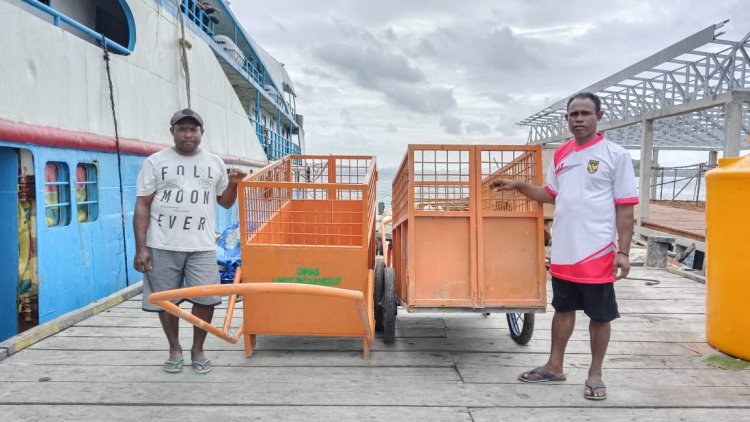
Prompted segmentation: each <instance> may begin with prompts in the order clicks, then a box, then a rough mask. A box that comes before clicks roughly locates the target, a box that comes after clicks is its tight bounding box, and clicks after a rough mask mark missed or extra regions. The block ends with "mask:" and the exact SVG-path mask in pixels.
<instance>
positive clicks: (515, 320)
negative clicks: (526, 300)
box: [505, 312, 534, 344]
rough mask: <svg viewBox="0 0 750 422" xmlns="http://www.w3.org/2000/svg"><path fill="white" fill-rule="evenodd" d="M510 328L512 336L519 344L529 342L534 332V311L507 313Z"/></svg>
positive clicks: (506, 317)
mask: <svg viewBox="0 0 750 422" xmlns="http://www.w3.org/2000/svg"><path fill="white" fill-rule="evenodd" d="M505 319H506V320H507V321H508V328H509V329H510V337H511V338H512V339H513V341H515V342H516V343H518V344H527V343H528V342H529V341H530V340H531V336H532V335H533V334H534V314H533V313H530V312H529V313H525V314H521V313H509V314H505Z"/></svg>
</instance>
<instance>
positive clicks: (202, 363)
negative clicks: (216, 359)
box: [190, 359, 214, 375]
mask: <svg viewBox="0 0 750 422" xmlns="http://www.w3.org/2000/svg"><path fill="white" fill-rule="evenodd" d="M190 366H192V367H193V372H195V373H196V374H199V375H205V374H207V373H209V372H211V371H213V369H214V367H213V365H211V361H210V360H209V359H198V360H194V361H193V363H191V364H190ZM198 367H201V368H203V369H198Z"/></svg>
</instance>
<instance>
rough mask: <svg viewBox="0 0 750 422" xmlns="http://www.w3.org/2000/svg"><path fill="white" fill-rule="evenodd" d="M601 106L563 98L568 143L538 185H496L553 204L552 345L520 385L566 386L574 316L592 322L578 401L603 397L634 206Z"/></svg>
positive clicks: (628, 170) (621, 153)
mask: <svg viewBox="0 0 750 422" xmlns="http://www.w3.org/2000/svg"><path fill="white" fill-rule="evenodd" d="M602 116H603V112H602V111H601V100H600V99H599V97H597V96H596V95H594V94H592V93H589V92H581V93H578V94H576V95H574V96H572V97H571V98H570V99H569V100H568V109H567V119H568V127H569V129H570V132H571V133H572V134H573V139H571V140H569V141H567V142H566V143H565V144H563V145H562V146H561V147H559V148H558V149H557V150H556V151H555V155H554V159H553V162H552V164H551V165H550V167H549V170H548V172H547V177H546V180H545V184H544V186H536V185H531V184H528V183H524V182H520V181H515V180H497V181H495V182H493V187H494V188H495V189H498V190H511V189H516V190H518V191H519V192H521V193H522V194H524V195H526V196H528V197H529V198H531V199H535V200H537V201H540V202H547V203H551V204H555V213H554V221H553V223H552V234H553V238H552V252H551V257H550V268H549V271H550V274H551V276H552V295H553V297H552V307H553V308H554V309H555V315H554V317H553V319H552V347H551V351H550V356H549V359H548V360H547V363H546V364H544V365H543V366H540V367H538V368H534V369H532V370H530V371H527V372H524V373H522V374H521V375H520V377H519V379H520V380H521V381H524V382H550V381H565V380H566V376H565V374H564V373H563V360H564V357H565V348H566V346H567V344H568V340H569V339H570V336H571V334H573V329H574V328H575V318H576V310H583V311H584V313H586V315H587V316H588V317H589V318H590V319H591V320H590V323H589V334H590V336H591V365H590V366H589V373H588V379H587V380H586V382H585V388H584V397H585V398H587V399H591V400H604V399H606V398H607V387H606V385H605V384H604V382H603V381H602V362H603V361H604V355H605V354H606V351H607V345H608V344H609V338H610V332H611V326H610V321H612V320H614V319H616V318H618V317H619V316H620V314H619V312H618V309H617V301H616V300H615V290H614V281H615V280H616V279H619V278H623V277H626V276H627V275H628V272H629V271H630V262H629V260H628V254H629V251H630V241H631V239H632V237H633V207H634V205H635V204H637V203H638V195H637V190H636V180H635V174H634V172H633V165H632V161H631V159H630V154H629V153H628V152H627V151H625V149H624V148H622V147H620V146H619V145H617V144H614V143H612V142H610V141H607V140H606V139H604V136H603V135H602V134H601V133H598V132H597V131H596V126H597V122H598V121H599V120H600V119H601V118H602Z"/></svg>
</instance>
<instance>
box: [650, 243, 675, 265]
mask: <svg viewBox="0 0 750 422" xmlns="http://www.w3.org/2000/svg"><path fill="white" fill-rule="evenodd" d="M674 241H675V238H674V237H669V236H649V237H648V243H647V245H646V266H647V267H654V268H665V267H666V266H667V253H668V252H669V245H671V244H673V243H674Z"/></svg>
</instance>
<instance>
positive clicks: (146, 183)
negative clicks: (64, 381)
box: [133, 108, 245, 374]
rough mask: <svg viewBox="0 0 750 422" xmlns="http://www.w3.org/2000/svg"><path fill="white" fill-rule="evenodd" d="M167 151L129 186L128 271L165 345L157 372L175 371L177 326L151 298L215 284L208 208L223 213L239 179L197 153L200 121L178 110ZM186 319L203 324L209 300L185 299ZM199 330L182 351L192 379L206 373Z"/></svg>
mask: <svg viewBox="0 0 750 422" xmlns="http://www.w3.org/2000/svg"><path fill="white" fill-rule="evenodd" d="M170 126H171V127H170V129H169V131H170V132H171V133H172V137H173V139H174V146H173V147H171V148H165V149H163V150H161V151H159V152H157V153H155V154H152V155H151V156H149V157H148V158H146V160H144V162H143V165H142V166H141V171H140V173H139V174H138V181H137V184H136V195H137V199H136V203H135V213H134V215H133V231H134V232H135V246H136V255H135V258H134V260H133V264H134V266H135V269H136V270H137V271H140V272H142V273H143V303H142V306H143V310H145V311H150V312H159V320H160V321H161V326H162V329H163V330H164V334H165V335H166V337H167V341H168V342H169V359H167V361H166V362H164V371H165V372H168V373H178V372H181V371H182V368H183V358H182V346H181V345H180V341H179V337H178V330H179V319H178V318H177V317H176V316H174V315H172V314H170V313H168V312H166V311H163V310H161V308H159V307H157V306H154V305H152V304H151V303H149V301H148V296H149V295H150V294H151V293H152V292H159V291H163V290H171V289H178V288H181V287H191V286H201V285H205V284H218V283H219V271H218V267H217V266H216V245H215V242H214V229H215V222H214V221H215V213H216V204H217V203H218V204H219V205H221V206H222V207H224V208H231V207H232V205H233V204H234V202H235V200H236V198H237V183H238V182H239V181H240V180H242V178H243V177H244V176H245V173H244V172H242V171H239V170H235V169H231V170H229V171H227V168H226V166H225V165H224V161H222V159H221V158H220V157H219V156H217V155H215V154H211V153H210V152H208V151H203V150H202V149H200V148H199V147H198V146H199V145H200V143H201V138H202V136H203V132H204V129H203V118H201V116H200V115H199V114H198V113H196V112H195V111H193V110H191V109H189V108H186V109H182V110H179V111H177V112H176V113H174V115H173V116H172V119H171V120H170ZM190 301H191V302H192V303H193V311H192V313H193V315H195V316H196V317H198V318H200V319H202V320H204V321H206V322H208V323H210V322H211V319H212V318H213V313H214V306H216V305H217V304H219V303H221V298H220V297H217V296H210V297H200V298H194V299H190ZM205 339H206V331H204V330H203V329H200V328H198V327H195V328H194V330H193V346H192V348H191V350H190V357H191V366H192V368H193V371H195V372H196V373H198V374H207V373H209V372H211V370H212V369H213V366H212V365H211V361H210V360H208V359H206V355H205V353H204V351H203V343H204V341H205Z"/></svg>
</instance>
